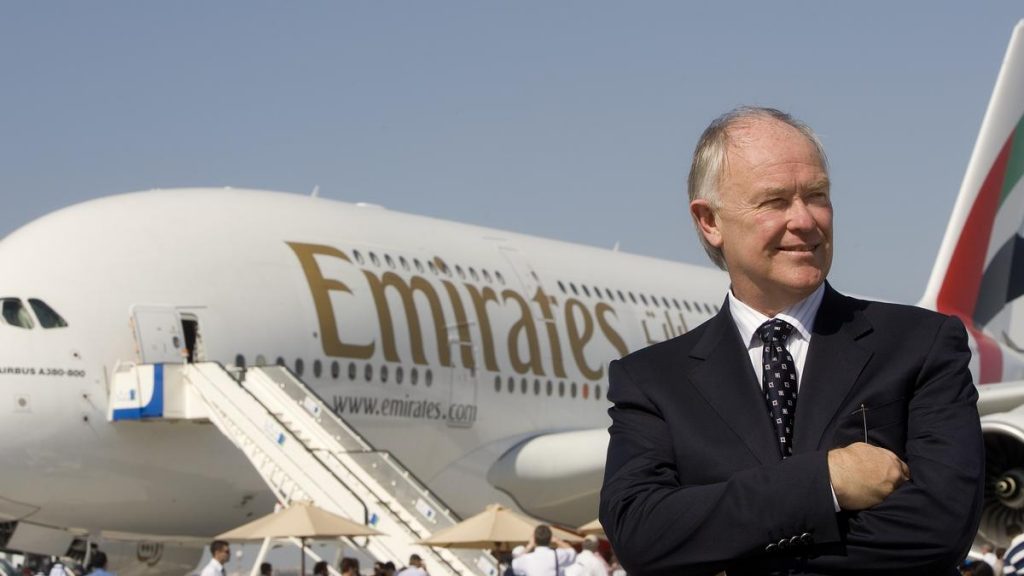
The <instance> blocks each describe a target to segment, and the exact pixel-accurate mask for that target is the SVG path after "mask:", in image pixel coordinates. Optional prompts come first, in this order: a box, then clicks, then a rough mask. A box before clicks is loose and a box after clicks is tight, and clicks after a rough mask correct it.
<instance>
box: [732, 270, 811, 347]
mask: <svg viewBox="0 0 1024 576" xmlns="http://www.w3.org/2000/svg"><path fill="white" fill-rule="evenodd" d="M824 296H825V283H824V282H822V283H821V286H818V288H817V289H816V290H815V291H814V292H811V294H810V296H808V297H807V298H804V299H803V300H801V301H799V302H797V303H796V304H793V305H792V306H790V307H789V308H786V309H785V310H783V311H782V312H779V313H778V314H776V315H775V316H774V317H775V318H779V319H780V320H785V321H786V322H789V323H790V324H792V325H793V328H795V329H796V332H794V333H793V334H792V335H791V336H792V337H796V336H798V335H799V337H800V338H803V339H804V340H805V341H807V342H810V341H811V330H813V329H814V317H815V316H817V315H818V308H820V307H821V299H822V298H823V297H824ZM728 299H729V314H731V315H732V321H733V323H734V324H736V329H737V330H739V331H740V338H741V339H742V340H743V342H744V343H746V345H747V347H748V348H749V347H750V346H760V345H761V338H760V337H759V336H758V335H757V329H758V328H760V327H761V324H764V323H765V322H767V321H768V320H771V318H769V317H768V316H765V315H764V314H761V313H760V312H758V311H757V310H754V309H753V308H751V307H750V306H747V305H746V304H744V303H743V302H742V301H741V300H740V299H739V298H737V297H736V295H735V294H733V293H732V288H730V289H729V296H728ZM755 338H756V339H757V340H756V341H755Z"/></svg>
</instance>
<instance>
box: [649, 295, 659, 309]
mask: <svg viewBox="0 0 1024 576" xmlns="http://www.w3.org/2000/svg"><path fill="white" fill-rule="evenodd" d="M651 302H653V303H654V306H655V307H656V308H661V303H660V302H658V297H657V296H651Z"/></svg>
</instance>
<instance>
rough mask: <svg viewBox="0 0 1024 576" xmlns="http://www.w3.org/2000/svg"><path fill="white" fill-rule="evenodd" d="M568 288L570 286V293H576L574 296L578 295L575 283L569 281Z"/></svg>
mask: <svg viewBox="0 0 1024 576" xmlns="http://www.w3.org/2000/svg"><path fill="white" fill-rule="evenodd" d="M569 288H570V289H571V290H572V293H573V294H574V295H576V296H579V295H580V293H579V291H578V290H576V284H574V283H572V282H569Z"/></svg>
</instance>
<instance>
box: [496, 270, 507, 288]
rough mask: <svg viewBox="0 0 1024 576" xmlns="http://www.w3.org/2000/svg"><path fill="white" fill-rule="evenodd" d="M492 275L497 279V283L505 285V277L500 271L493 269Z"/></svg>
mask: <svg viewBox="0 0 1024 576" xmlns="http://www.w3.org/2000/svg"><path fill="white" fill-rule="evenodd" d="M494 277H495V278H497V279H498V284H501V285H502V286H504V285H505V277H504V276H502V275H501V272H498V271H495V272H494Z"/></svg>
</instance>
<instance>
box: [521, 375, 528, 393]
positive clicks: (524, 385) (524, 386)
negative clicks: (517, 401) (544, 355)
mask: <svg viewBox="0 0 1024 576" xmlns="http://www.w3.org/2000/svg"><path fill="white" fill-rule="evenodd" d="M528 386H529V385H528V384H527V383H526V378H523V379H522V380H520V381H519V391H520V392H522V393H523V394H526V393H527V390H528Z"/></svg>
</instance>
